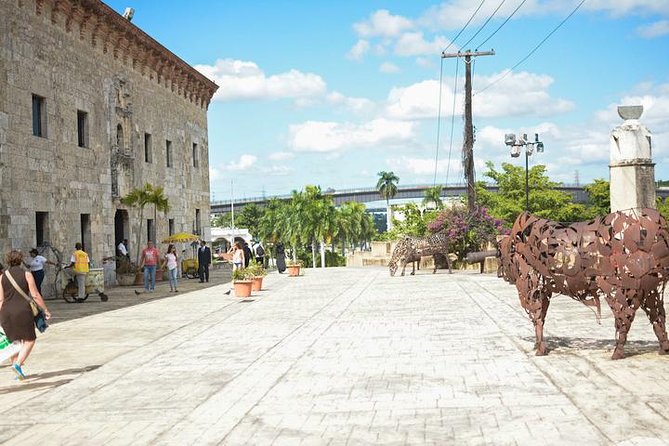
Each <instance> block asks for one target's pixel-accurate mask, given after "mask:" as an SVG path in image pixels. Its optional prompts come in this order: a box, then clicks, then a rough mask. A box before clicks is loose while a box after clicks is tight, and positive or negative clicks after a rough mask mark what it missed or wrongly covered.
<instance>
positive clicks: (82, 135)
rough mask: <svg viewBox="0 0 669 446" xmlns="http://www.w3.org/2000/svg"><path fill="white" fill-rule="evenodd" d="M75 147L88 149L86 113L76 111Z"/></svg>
mask: <svg viewBox="0 0 669 446" xmlns="http://www.w3.org/2000/svg"><path fill="white" fill-rule="evenodd" d="M77 145H78V146H79V147H88V113H86V112H85V111H81V110H77Z"/></svg>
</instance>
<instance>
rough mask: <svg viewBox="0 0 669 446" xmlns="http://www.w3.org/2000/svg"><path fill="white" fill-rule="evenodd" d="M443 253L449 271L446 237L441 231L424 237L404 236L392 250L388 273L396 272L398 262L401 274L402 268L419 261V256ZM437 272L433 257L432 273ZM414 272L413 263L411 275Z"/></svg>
mask: <svg viewBox="0 0 669 446" xmlns="http://www.w3.org/2000/svg"><path fill="white" fill-rule="evenodd" d="M439 254H441V255H443V256H444V257H445V258H446V265H447V266H448V272H449V273H452V272H453V271H451V263H450V260H449V259H448V237H447V236H446V234H443V233H436V234H432V235H431V236H429V237H426V238H420V237H412V236H405V237H404V238H403V239H402V240H400V241H399V242H398V243H397V245H396V246H395V249H394V250H393V255H392V257H391V258H390V262H389V263H388V268H389V269H390V275H391V276H394V275H395V272H397V267H398V265H399V264H402V274H401V275H402V276H403V275H404V270H405V269H406V267H407V263H409V262H412V263H413V262H420V258H421V257H424V256H433V257H434V256H435V255H439ZM436 272H437V262H436V259H435V262H434V270H433V271H432V274H434V273H436ZM415 273H416V267H415V264H414V267H413V271H412V272H411V275H412V276H413V275H414V274H415Z"/></svg>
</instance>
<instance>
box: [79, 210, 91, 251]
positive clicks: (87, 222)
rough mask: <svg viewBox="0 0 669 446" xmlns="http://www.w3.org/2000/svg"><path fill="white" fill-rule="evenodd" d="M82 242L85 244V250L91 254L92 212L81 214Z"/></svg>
mask: <svg viewBox="0 0 669 446" xmlns="http://www.w3.org/2000/svg"><path fill="white" fill-rule="evenodd" d="M80 223H81V244H82V245H83V246H84V251H86V252H88V255H89V256H90V254H91V251H90V249H91V247H92V246H91V214H81V216H80Z"/></svg>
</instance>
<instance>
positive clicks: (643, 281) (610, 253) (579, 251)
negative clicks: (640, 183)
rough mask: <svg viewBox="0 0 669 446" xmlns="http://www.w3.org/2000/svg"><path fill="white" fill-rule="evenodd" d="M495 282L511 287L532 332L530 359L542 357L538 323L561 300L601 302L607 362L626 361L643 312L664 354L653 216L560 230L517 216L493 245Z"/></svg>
mask: <svg viewBox="0 0 669 446" xmlns="http://www.w3.org/2000/svg"><path fill="white" fill-rule="evenodd" d="M499 257H500V268H499V273H498V275H499V276H501V277H503V278H504V279H505V280H506V281H508V282H510V283H512V284H515V285H516V288H517V290H518V297H519V298H520V304H521V306H522V307H523V309H524V310H525V311H526V312H527V314H528V315H529V316H530V319H531V320H532V323H533V324H534V329H535V335H536V343H535V348H536V354H537V355H545V354H546V353H547V348H546V342H545V341H544V334H543V329H544V321H545V319H546V312H547V311H548V305H549V304H550V298H551V296H552V295H553V294H565V295H567V296H569V297H571V298H573V299H576V300H578V301H581V302H583V303H584V304H586V305H589V306H593V307H595V308H596V309H597V315H598V317H599V314H600V302H599V299H600V297H602V296H603V297H604V298H605V299H606V301H607V302H608V304H609V306H610V307H611V310H612V311H613V315H614V317H615V327H616V347H615V350H614V351H613V355H612V357H611V358H612V359H620V358H622V357H623V356H624V347H625V341H626V340H627V333H628V331H629V329H630V327H631V325H632V322H633V321H634V316H635V313H636V310H637V309H638V308H641V309H642V310H643V311H644V312H645V313H646V315H647V316H648V318H649V319H650V322H651V323H652V324H653V330H654V331H655V335H656V336H657V339H658V341H659V343H660V354H667V353H669V340H668V339H667V332H666V328H665V310H664V299H663V293H664V287H665V285H666V283H667V280H669V231H668V230H667V222H666V221H665V219H664V218H663V217H662V216H661V215H660V214H659V213H658V212H657V211H656V210H654V209H641V210H634V211H626V212H614V213H612V214H609V215H607V216H605V217H600V218H597V219H595V220H592V221H588V222H581V223H574V224H572V225H564V224H561V223H558V222H555V221H551V220H546V219H541V218H538V217H535V216H532V215H530V214H528V213H523V214H521V215H520V216H518V218H517V219H516V222H515V223H514V225H513V229H512V230H511V234H510V235H509V236H508V237H505V238H504V239H502V240H501V241H500V244H499Z"/></svg>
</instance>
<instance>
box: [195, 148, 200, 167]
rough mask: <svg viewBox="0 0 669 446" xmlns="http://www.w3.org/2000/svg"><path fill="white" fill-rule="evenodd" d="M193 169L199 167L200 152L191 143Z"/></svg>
mask: <svg viewBox="0 0 669 446" xmlns="http://www.w3.org/2000/svg"><path fill="white" fill-rule="evenodd" d="M193 167H200V151H199V150H198V148H197V143H195V142H194V143H193Z"/></svg>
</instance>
